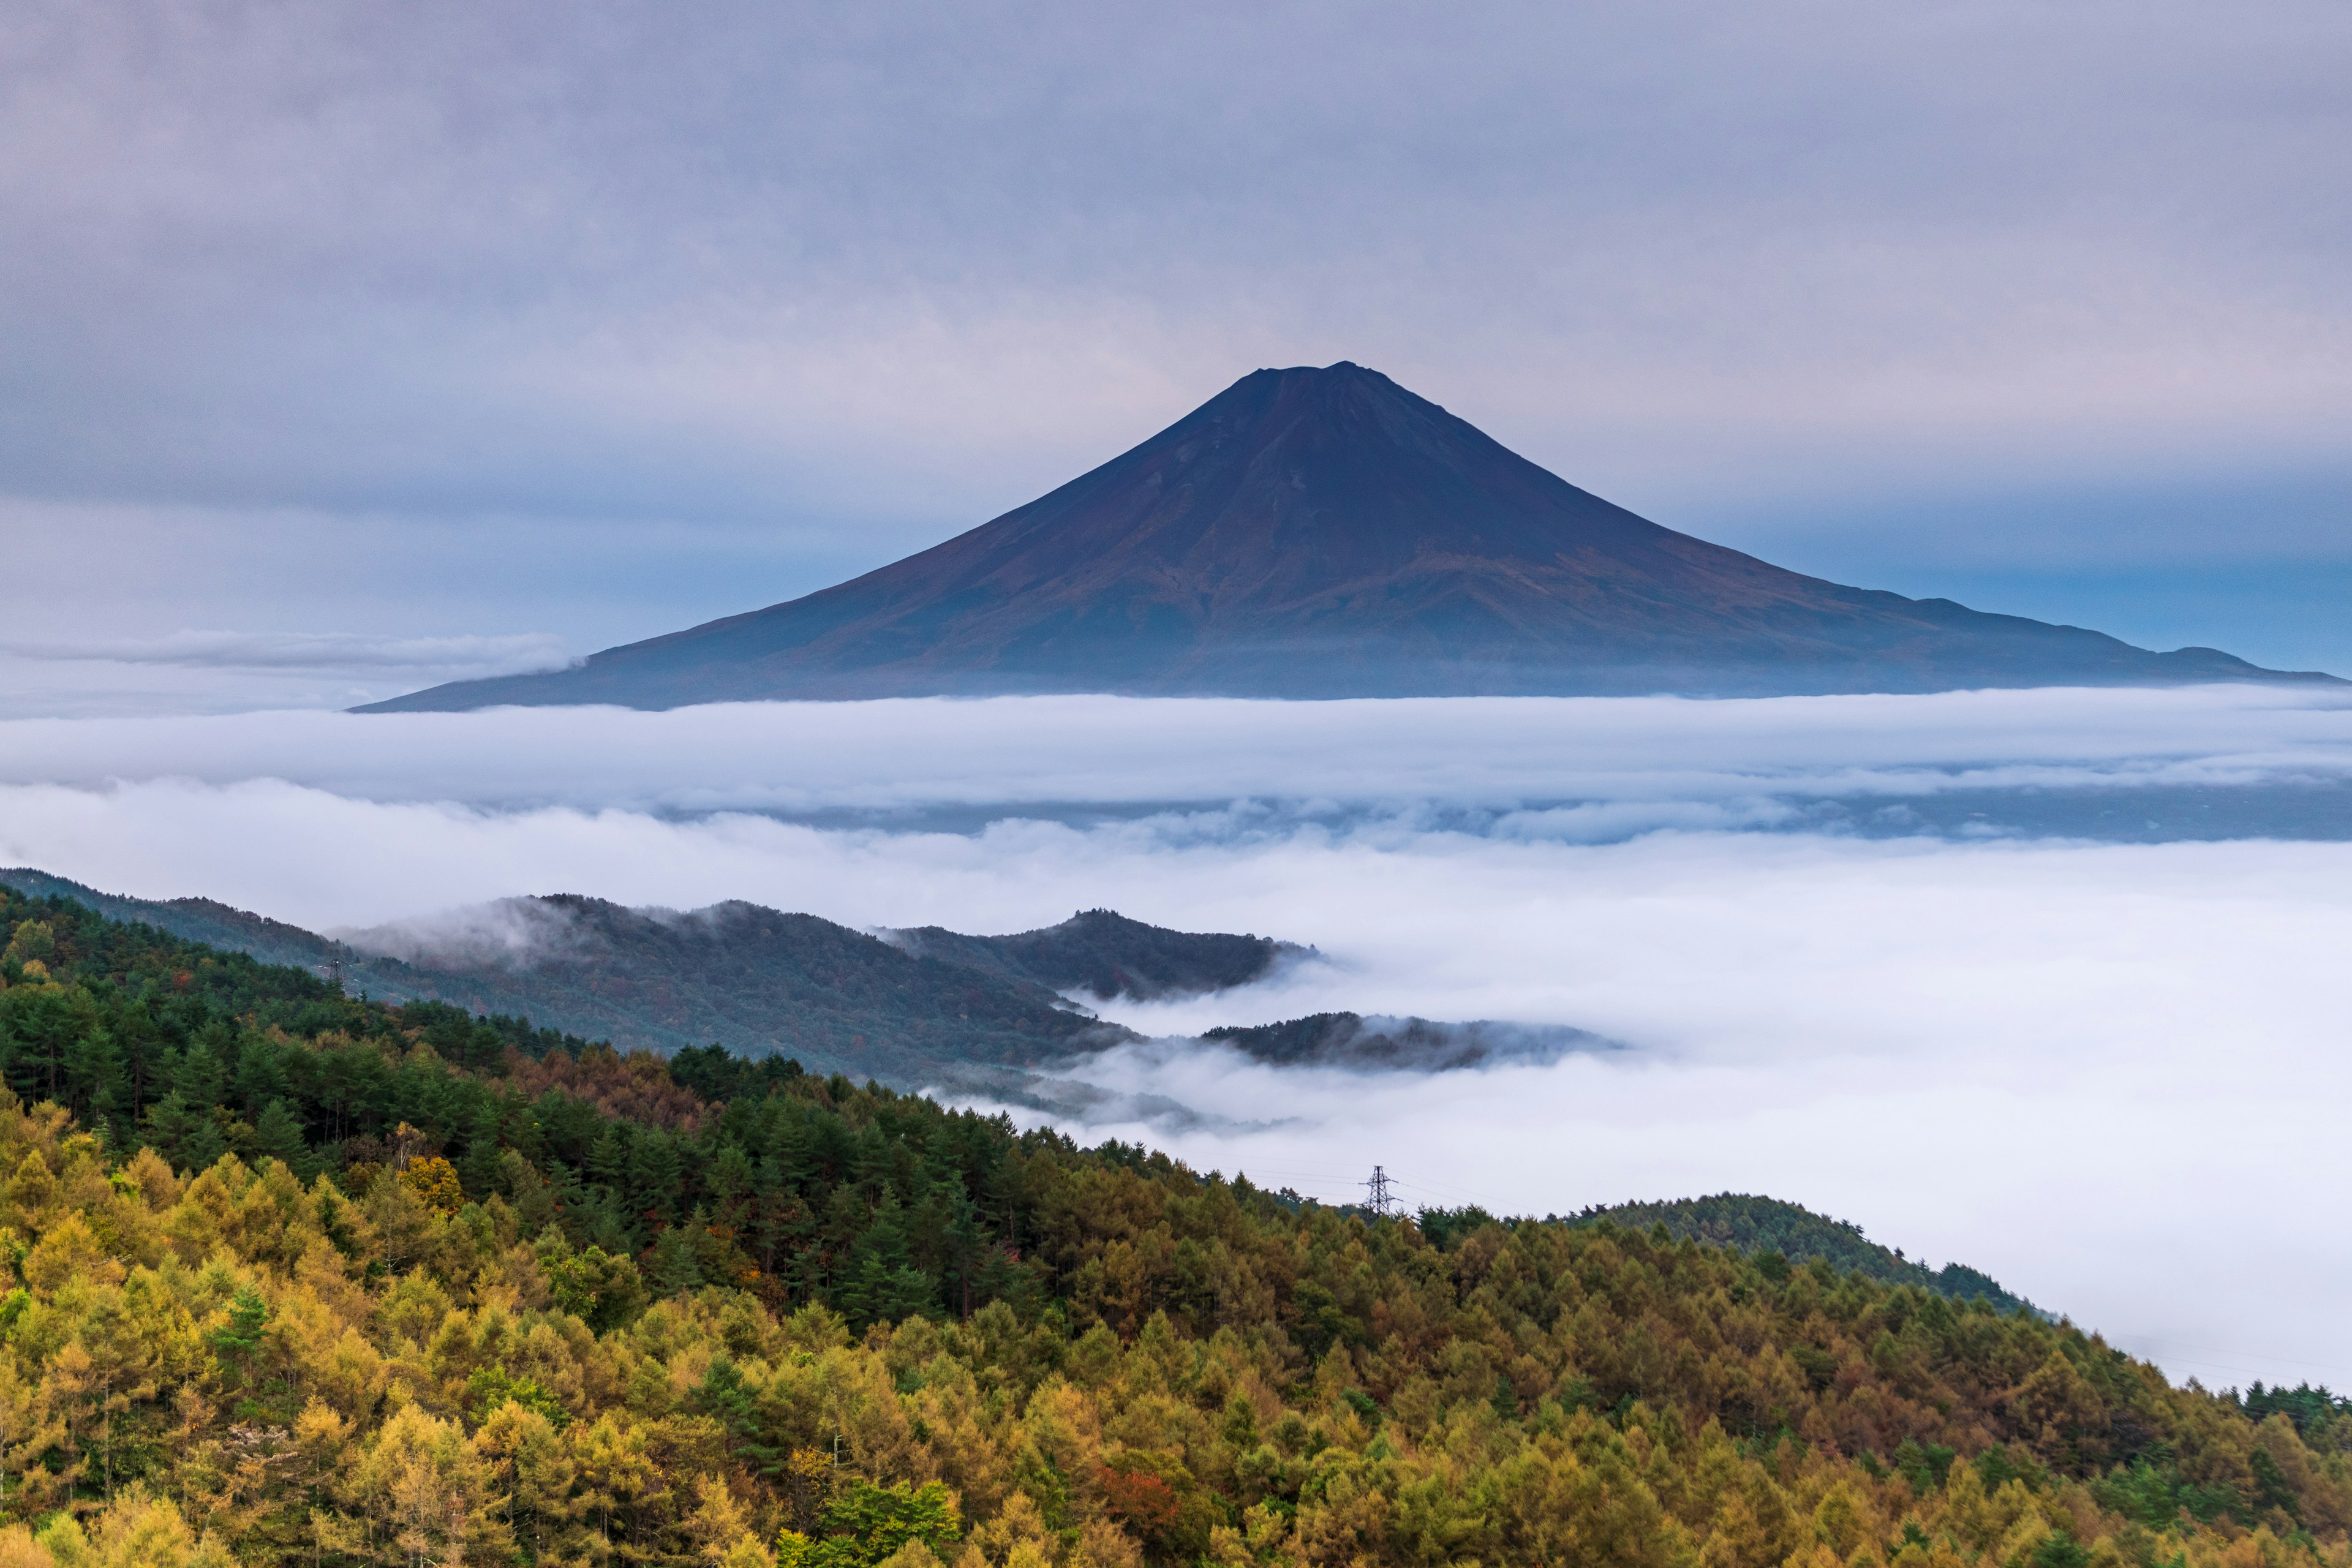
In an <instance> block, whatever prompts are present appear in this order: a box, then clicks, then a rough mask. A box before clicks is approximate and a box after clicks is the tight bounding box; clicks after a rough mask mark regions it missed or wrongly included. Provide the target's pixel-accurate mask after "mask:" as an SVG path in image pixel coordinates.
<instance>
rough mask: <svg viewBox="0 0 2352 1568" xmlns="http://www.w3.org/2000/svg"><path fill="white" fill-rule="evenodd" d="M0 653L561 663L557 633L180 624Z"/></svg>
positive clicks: (282, 664) (141, 660) (373, 666)
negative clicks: (436, 633)
mask: <svg viewBox="0 0 2352 1568" xmlns="http://www.w3.org/2000/svg"><path fill="white" fill-rule="evenodd" d="M0 654H10V655H14V656H16V658H26V659H40V660H72V661H98V662H106V663H117V664H169V665H185V666H190V667H193V668H200V669H291V670H318V671H330V670H351V669H362V670H370V671H375V670H400V671H404V672H415V674H416V675H417V676H418V677H419V678H420V679H422V678H426V677H436V678H443V679H466V678H467V677H472V676H481V675H520V674H525V673H528V672H530V671H534V670H542V669H561V668H563V667H564V665H565V664H566V663H567V662H569V661H568V660H567V658H566V657H565V655H564V651H563V644H562V639H560V638H557V637H550V636H548V635H546V634H544V633H537V632H534V633H528V634H525V635H523V636H520V637H374V636H370V635H368V634H366V633H362V632H221V631H184V632H173V633H172V634H170V635H169V636H166V637H144V638H140V637H118V638H112V639H108V640H101V641H89V642H7V643H0Z"/></svg>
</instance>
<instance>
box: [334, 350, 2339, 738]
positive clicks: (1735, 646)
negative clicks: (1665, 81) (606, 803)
mask: <svg viewBox="0 0 2352 1568" xmlns="http://www.w3.org/2000/svg"><path fill="white" fill-rule="evenodd" d="M2269 679H2305V680H2327V679H2331V678H2329V677H2326V676H2323V675H2310V674H2306V675H2287V674H2284V673H2282V672H2278V671H2272V670H2264V669H2261V668H2256V667H2255V666H2253V665H2251V664H2248V663H2246V662H2245V661H2243V660H2242V659H2239V658H2232V657H2231V656H2230V655H2228V654H2225V653H2221V652H2219V651H2217V650H2215V649H2212V648H2198V647H2191V648H2182V649H2180V650H2179V651H2177V652H2172V653H2155V652H2150V651H2148V650H2147V649H2145V648H2139V647H2133V646H2131V645H2130V644H2128V643H2125V642H2121V641H2118V640H2117V639H2116V638H2114V637H2107V636H2105V635H2103V634H2101V633H2098V632H2094V631H2086V630H2084V629H2082V628H2080V627H2074V626H2052V625H2048V624H2046V623H2044V622H2041V621H2032V620H2027V619H2024V618H2022V617H2021V616H2000V615H1989V614H1986V613H1983V612H1981V611H1977V610H1971V609H1969V608H1966V607H1965V606H1963V605H1958V604H1955V603H1953V602H1952V601H1950V600H1948V599H1907V598H1905V597H1903V596H1902V595H1898V594H1890V593H1884V592H1879V591H1875V590H1871V589H1864V588H1850V587H1844V586H1842V585H1840V584H1835V583H1829V582H1824V581H1822V579H1820V578H1817V577H1808V576H1804V575H1802V574H1799V573H1795V572H1790V571H1785V570H1783V569H1782V568H1780V567H1778V566H1774V565H1771V564H1769V563H1766V562H1763V561H1759V560H1758V559H1756V558H1755V557H1754V556H1751V555H1745V554H1742V553H1740V552H1738V551H1736V550H1727V549H1725V548H1724V547H1723V546H1721V545H1717V544H1710V543H1707V542H1706V541H1704V540H1700V539H1695V538H1693V537H1691V536H1690V535H1688V534H1685V533H1677V532H1675V531H1674V530H1672V529H1669V528H1662V527H1660V526H1659V525H1658V524H1656V523H1654V522H1651V521H1647V520H1645V519H1643V518H1640V517H1637V516H1635V515H1634V514H1633V513H1632V512H1630V511H1627V510H1624V509H1623V508H1622V507H1619V506H1614V505H1612V504H1611V503H1610V502H1608V501H1605V500H1601V498H1600V497H1598V496H1595V495H1592V494H1590V493H1588V492H1587V491H1584V490H1580V489H1577V488H1576V487H1575V486H1574V485H1571V484H1570V483H1568V482H1567V481H1566V480H1564V479H1560V478H1559V476H1557V475H1555V474H1553V473H1551V472H1549V471H1548V470H1547V469H1544V468H1539V467H1538V466H1537V465H1536V464H1534V463H1531V462H1529V461H1528V460H1527V459H1526V458H1522V457H1520V456H1518V455H1517V453H1515V452H1512V451H1510V450H1509V449H1508V448H1507V447H1504V446H1502V445H1501V444H1500V443H1499V442H1496V441H1495V440H1494V439H1493V438H1491V437H1488V436H1486V434H1484V433H1483V432H1481V431H1480V430H1478V429H1477V428H1476V427H1475V426H1472V425H1470V424H1468V423H1467V422H1466V421H1465V420H1462V419H1458V418H1456V417H1454V416H1453V415H1451V414H1448V413H1447V412H1446V411H1445V410H1444V409H1443V408H1441V407H1439V406H1438V405H1435V404H1433V403H1431V402H1429V401H1427V400H1426V399H1424V398H1421V397H1417V396H1415V395H1413V394H1412V393H1410V392H1408V391H1406V390H1405V389H1404V388H1403V387H1401V386H1399V385H1398V384H1396V383H1394V382H1392V381H1391V380H1390V379H1389V378H1388V377H1386V376H1384V375H1381V374H1379V373H1378V372H1376V371H1370V370H1366V369H1364V368H1363V367H1362V366H1360V365H1355V364H1350V363H1344V362H1343V363H1339V364H1335V365H1331V366H1328V367H1327V368H1324V369H1320V370H1317V369H1306V368H1302V369H1292V370H1261V371H1258V372H1256V373H1255V374H1250V375H1246V376H1244V377H1243V378H1242V379H1241V380H1239V381H1237V382H1235V383H1234V384H1233V385H1232V386H1230V387H1228V388H1226V389H1225V390H1224V391H1223V392H1222V393H1220V394H1219V395H1216V396H1215V397H1213V398H1212V399H1210V400H1209V401H1208V402H1207V403H1205V404H1203V405H1201V406H1200V407H1199V408H1197V409H1195V410H1193V411H1192V413H1191V414H1189V415H1187V416H1184V417H1183V418H1182V419H1180V420H1178V421H1177V422H1176V423H1175V424H1173V425H1171V426H1169V427H1168V428H1167V429H1165V430H1162V431H1161V432H1160V434H1158V435H1157V436H1154V437H1151V438H1150V440H1148V441H1145V442H1144V443H1143V444H1142V445H1141V446H1139V447H1135V448H1134V449H1133V450H1131V451H1129V452H1127V453H1124V454H1122V455H1121V456H1119V457H1118V458H1113V459H1112V460H1111V461H1109V462H1108V463H1105V464H1104V465H1103V466H1102V467H1100V468H1096V469H1095V470H1093V471H1092V472H1091V473H1087V474H1085V475H1083V476H1081V477H1080V478H1078V479H1073V480H1071V481H1070V482H1069V483H1068V484H1066V485H1064V486H1063V487H1061V488H1060V489H1056V490H1055V491H1054V492H1053V493H1051V494H1050V495H1046V496H1044V497H1042V498H1040V499H1039V500H1034V501H1032V502H1030V503H1029V504H1028V505H1026V506H1024V507H1021V508H1019V509H1018V510H1013V511H1010V512H1007V513H1005V514H1004V515H1003V517H1000V518H998V519H996V520H995V521H993V522H989V523H986V524H983V525H982V526H981V527H979V528H975V529H973V530H971V531H970V532H967V533H963V534H960V535H958V536H957V537H955V538H953V539H950V540H949V541H947V542H945V543H943V544H940V545H937V546H934V547H933V548H931V549H929V550H926V551H923V552H920V553H919V554H916V555H910V556H908V557H907V558H906V559H905V560H902V561H898V562H896V563H892V564H890V565H888V566H885V567H882V568H880V569H879V570H877V571H874V572H869V573H867V574H866V575H864V576H862V577H858V578H856V579H854V580H852V581H850V582H847V583H843V584H839V585H837V586H835V587H832V588H827V589H824V591H822V592H820V593H815V594H811V595H807V596H805V597H803V598H799V599H794V600H792V601H791V602H789V603H786V604H782V605H773V606H771V607H770V608H767V609H764V610H755V611H752V612H751V613H750V614H747V615H740V616H729V617H728V618H726V619H724V620H718V621H712V622H709V624H707V625H704V626H695V627H692V628H690V629H688V630H686V631H681V632H675V633H672V634H670V635H668V636H667V637H654V638H652V639H650V640H648V641H645V642H638V643H631V644H629V645H627V646H625V647H615V648H608V649H606V650H605V651H604V652H603V653H600V654H597V655H595V656H594V657H593V658H589V659H588V660H586V661H585V662H584V663H583V664H581V665H578V666H575V667H573V668H571V669H567V670H562V671H556V672H551V673H548V674H540V675H518V676H506V677H500V678H497V679H486V680H468V681H458V682H456V683H454V684H451V685H447V686H440V687H436V688H434V689H430V690H427V691H422V692H417V693H415V694H413V695H410V696H407V697H402V698H396V699H394V700H391V701H388V702H379V703H375V704H373V705H371V706H370V707H368V708H365V709H362V710H361V711H363V712H394V711H403V710H409V711H414V710H451V709H468V708H482V707H488V706H492V705H497V704H506V703H523V704H536V703H583V702H609V703H618V704H622V705H625V706H629V707H635V708H670V707H679V706H683V705H686V704H688V703H695V702H712V701H730V700H757V699H776V698H781V699H793V698H800V699H807V698H819V699H840V698H869V697H899V696H919V695H936V694H962V695H982V694H990V693H1004V692H1049V691H1062V692H1066V691H1113V692H1136V693H1150V694H1155V695H1230V696H1249V697H1294V698H1328V697H1373V696H1379V697H1388V696H1439V695H1463V694H1584V693H1591V694H1619V693H1639V692H1682V693H1688V694H1693V695H1726V696H1727V695H1761V694H1772V693H1795V692H1832V691H1933V690H1946V689H1955V688H1961V687H1979V686H2048V685H2153V684H2173V683H2184V682H2192V681H2211V680H2269Z"/></svg>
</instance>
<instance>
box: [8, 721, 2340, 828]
mask: <svg viewBox="0 0 2352 1568" xmlns="http://www.w3.org/2000/svg"><path fill="white" fill-rule="evenodd" d="M2347 777H2352V694H2347V692H2346V689H2343V688H2328V687H2284V686H2257V687H2227V686H2200V687H2186V688H2179V689H2122V690H2080V689H2042V690H2032V691H1983V692H1948V693H1944V694H1940V695H1936V696H1924V697H1803V698H1772V699H1764V700H1737V701H1695V700H1683V699H1675V698H1657V699H1630V700H1628V699H1605V698H1596V699H1575V698H1567V699H1559V698H1475V699H1426V700H1418V699H1416V700H1386V701H1349V702H1299V703H1286V702H1253V701H1239V700H1134V699H1125V698H1112V697H1038V698H1000V699H990V700H947V699H916V700H899V701H886V702H863V703H851V702H815V703H730V704H716V705H712V706H709V707H704V708H688V709H678V710H672V711H670V712H666V713H636V712H628V711H622V710H610V709H583V708H536V709H513V710H500V711H497V712H491V713H473V714H466V713H447V714H445V713H423V714H383V715H363V716H362V715H349V714H341V713H321V712H309V713H286V712H278V713H247V714H238V715H234V716H227V717H219V718H185V717H171V718H153V719H144V718H142V719H104V720H89V721H72V720H51V719H37V720H16V721H0V782H9V781H13V782H17V783H58V784H100V783H103V782H106V781H108V780H115V779H152V778H190V779H199V780H203V781H205V782H208V783H214V784H232V783H236V782H238V781H241V780H246V779H252V778H278V779H284V780H287V781H289V782H293V783H299V784H313V785H317V786H319V787H320V788H323V789H327V790H331V791H334V792H336V793H339V794H345V795H359V796H365V797H367V798H371V799H381V800H404V801H462V802H467V803H469V804H473V805H489V806H502V807H506V806H527V805H541V804H563V805H576V806H581V807H583V808H590V809H598V808H602V807H604V806H608V805H621V806H628V807H634V808H645V809H653V810H661V811H671V812H675V811H688V812H697V811H716V810H752V811H768V812H781V813H821V812H840V811H866V812H877V813H887V812H906V811H922V810H944V809H948V808H971V807H984V808H987V809H991V810H1003V809H1011V808H1013V807H1021V808H1024V809H1028V810H1032V811H1035V810H1038V809H1042V808H1048V807H1057V806H1062V805H1069V806H1073V807H1078V808H1088V807H1102V806H1117V807H1121V808H1126V809H1129V810H1132V809H1135V808H1139V807H1156V806H1160V805H1169V804H1181V805H1215V806H1217V807H1220V808H1226V807H1229V806H1230V805H1231V803H1234V802H1255V803H1259V805H1258V807H1257V809H1256V811H1255V816H1254V815H1253V811H1252V810H1251V809H1250V808H1247V807H1244V809H1243V810H1242V814H1241V816H1238V817H1236V818H1235V819H1234V821H1233V822H1231V823H1225V822H1222V821H1221V822H1220V823H1219V824H1216V825H1213V826H1211V827H1210V828H1208V829H1206V831H1210V832H1213V833H1230V832H1235V831H1242V830H1244V828H1245V827H1246V826H1248V825H1249V823H1250V822H1251V821H1252V820H1258V821H1261V822H1263V823H1264V824H1265V826H1276V822H1275V818H1277V817H1281V816H1297V815H1300V814H1312V813H1313V812H1315V811H1316V810H1317V809H1318V808H1322V807H1328V808H1339V807H1360V806H1363V805H1370V804H1379V803H1390V804H1392V805H1397V806H1399V807H1400V808H1406V807H1409V806H1410V805H1412V803H1423V804H1428V803H1438V804H1444V805H1477V806H1487V807H1501V808H1513V807H1520V806H1530V807H1538V808H1544V807H1552V808H1557V807H1560V806H1563V805H1566V806H1574V807H1579V808H1591V809H1586V810H1584V812H1583V815H1581V816H1577V815H1573V814H1571V815H1566V816H1563V815H1559V813H1558V812H1556V811H1555V812H1554V813H1552V814H1551V815H1548V816H1547V815H1540V814H1534V813H1531V814H1527V815H1521V816H1514V817H1511V818H1510V819H1509V820H1508V821H1507V822H1506V823H1505V824H1503V825H1502V826H1503V830H1505V831H1511V832H1517V833H1521V834H1525V835H1528V836H1534V837H1541V836H1544V835H1546V834H1547V833H1548V832H1550V833H1562V834H1565V835H1566V836H1569V837H1607V836H1613V835H1617V834H1622V832H1626V831H1637V830H1639V829H1640V828H1642V827H1645V826H1690V827H1710V826H1747V825H1751V824H1763V823H1769V821H1770V820H1771V819H1772V816H1773V814H1774V813H1775V811H1776V810H1777V809H1778V807H1777V806H1776V805H1775V804H1774V803H1775V802H1779V801H1782V800H1787V799H1807V798H1818V797H1822V796H1828V795H1868V796H1906V795H1932V794H1937V793H1942V792H1949V791H1954V790H1961V789H1990V790H2021V789H2040V790H2044V791H2050V790H2064V789H2067V788H2081V787H2089V786H2094V785H2096V786H2104V787H2113V788H2154V787H2159V786H2161V787H2172V788H2187V787H2204V786H2217V785H2246V784H2261V783H2271V782H2278V781H2283V780H2323V781H2328V780H2332V781H2340V780H2344V779H2346V778H2347ZM1645 814H1646V815H1645ZM1171 831H1172V829H1171Z"/></svg>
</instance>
